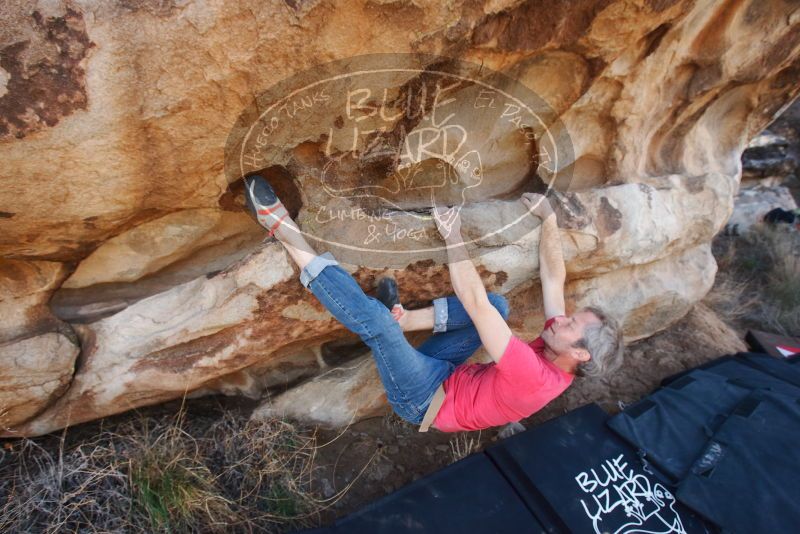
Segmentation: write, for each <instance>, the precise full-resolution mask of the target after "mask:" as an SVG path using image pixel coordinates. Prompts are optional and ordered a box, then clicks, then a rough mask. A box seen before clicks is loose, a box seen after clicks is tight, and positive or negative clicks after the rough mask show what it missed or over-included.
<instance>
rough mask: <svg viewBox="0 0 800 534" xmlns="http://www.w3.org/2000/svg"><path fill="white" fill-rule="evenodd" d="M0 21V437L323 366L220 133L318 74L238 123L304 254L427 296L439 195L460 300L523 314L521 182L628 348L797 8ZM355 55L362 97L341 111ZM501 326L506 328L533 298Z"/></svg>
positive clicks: (533, 244)
mask: <svg viewBox="0 0 800 534" xmlns="http://www.w3.org/2000/svg"><path fill="white" fill-rule="evenodd" d="M0 14H2V17H0V49H2V50H3V63H2V68H0V145H2V149H3V156H4V165H3V166H2V168H0V256H2V258H3V260H2V261H3V262H11V263H3V264H1V265H0V278H2V279H0V284H2V287H3V289H4V292H3V295H2V298H3V299H2V301H0V307H2V309H1V310H0V311H2V312H3V313H2V315H1V317H2V320H3V323H2V325H0V327H2V329H3V330H2V337H0V343H2V344H3V345H2V346H3V354H5V356H4V357H3V362H4V363H3V365H4V367H3V370H2V373H4V377H5V376H8V377H9V378H8V380H7V381H6V382H5V383H6V384H7V386H6V389H5V390H4V395H5V396H4V397H2V398H0V403H2V404H0V412H7V413H12V412H13V413H14V414H15V415H14V417H13V419H11V420H10V421H11V422H12V423H13V424H8V425H7V428H6V430H5V431H6V435H36V434H41V433H46V432H50V431H53V430H56V429H59V428H62V427H64V426H66V425H70V424H76V423H79V422H82V421H88V420H91V419H95V418H99V417H103V416H106V415H110V414H112V413H118V412H121V411H124V410H127V409H130V408H134V407H137V406H143V405H148V404H153V403H157V402H161V401H164V400H167V399H172V398H176V397H180V396H182V395H184V394H188V395H192V394H194V395H197V394H204V393H211V392H225V393H230V394H235V393H241V394H246V395H250V396H257V395H259V394H260V393H261V392H262V390H263V389H264V388H267V387H277V386H279V385H286V384H288V383H292V382H296V381H300V380H303V379H305V378H308V377H313V376H314V375H317V374H319V373H321V372H327V371H330V369H326V368H325V367H324V366H322V365H320V357H319V354H320V353H321V352H320V351H321V347H322V346H323V345H324V344H325V343H329V342H332V341H336V340H337V339H341V338H343V337H345V336H347V333H346V332H345V331H344V330H343V328H342V327H341V326H340V325H338V324H337V323H336V321H334V320H333V319H332V318H331V317H330V316H329V315H328V314H327V312H326V311H325V310H324V309H322V308H321V306H320V305H319V304H318V303H317V302H316V300H315V299H314V298H313V296H312V295H311V294H310V293H308V292H307V291H305V290H304V289H303V288H302V286H301V285H300V284H299V282H298V281H297V278H296V276H297V272H296V269H295V268H294V266H293V265H291V263H290V261H289V259H288V257H287V256H286V254H285V253H284V252H283V251H282V250H281V249H280V247H279V245H277V244H276V243H274V242H269V241H267V242H266V243H263V244H262V243H261V241H262V239H263V233H262V232H261V229H260V228H259V227H258V226H256V224H255V223H254V222H253V221H250V220H249V219H247V217H246V216H244V215H243V214H242V213H243V202H242V196H241V182H240V181H239V178H240V176H241V174H243V173H242V172H240V171H242V170H243V169H244V167H246V165H245V159H244V157H239V158H238V159H237V158H235V157H231V154H232V153H233V154H236V151H235V150H233V152H231V151H230V150H229V149H230V148H231V146H232V147H234V148H236V147H239V144H237V143H240V142H241V146H245V144H246V143H245V141H244V140H245V137H246V135H245V134H247V132H248V131H249V130H248V128H249V127H250V126H252V125H248V123H247V121H246V119H251V118H252V119H258V118H259V117H261V116H262V115H264V114H265V113H267V112H268V111H269V110H270V109H273V108H272V107H270V106H273V105H274V104H276V102H278V100H280V99H281V98H284V97H286V98H288V97H287V95H293V94H295V93H293V91H295V90H298V91H299V90H300V89H302V88H307V87H311V86H312V85H313V83H317V82H320V79H321V78H320V77H321V76H323V75H327V74H333V73H334V71H336V69H339V70H338V71H336V72H335V73H338V74H339V75H340V76H339V77H338V78H335V77H333V76H328V77H327V78H325V79H326V80H327V81H330V82H331V84H332V85H330V86H329V87H330V88H334V89H335V90H331V91H328V92H325V91H317V93H316V97H317V99H314V98H313V91H312V94H311V95H310V96H311V97H312V98H311V100H308V99H307V98H301V97H298V98H296V99H294V100H292V99H291V98H290V99H289V100H286V101H285V103H284V106H283V107H280V108H274V109H277V110H278V114H279V115H280V113H282V114H283V115H281V116H282V117H284V119H285V118H286V117H287V116H290V117H291V119H292V120H289V121H286V120H284V121H283V122H282V123H281V124H284V123H286V124H287V126H286V128H283V129H280V131H271V132H270V131H269V130H261V131H260V133H261V135H260V136H259V135H258V134H257V135H255V136H252V138H248V139H251V140H252V141H253V142H254V143H257V144H258V146H259V152H258V153H257V154H255V155H253V157H252V159H251V160H249V161H250V163H252V165H250V166H249V167H247V169H246V170H247V172H256V171H258V172H261V173H262V174H264V175H266V176H267V177H268V179H270V181H271V183H273V185H274V186H275V187H276V189H277V190H278V193H279V195H280V196H281V198H282V199H284V201H285V203H286V205H287V207H289V210H290V212H291V213H292V216H293V217H295V218H296V219H297V221H298V222H299V224H300V227H301V229H302V230H303V231H304V232H306V233H307V234H308V235H309V236H310V237H311V238H312V239H313V241H314V245H315V246H316V247H317V249H318V251H319V252H323V251H326V250H327V251H331V252H333V253H334V254H335V255H337V257H340V259H342V261H343V264H345V266H346V268H347V269H348V270H349V271H350V272H351V273H353V275H354V276H355V277H356V279H357V280H358V281H359V283H360V284H361V286H362V287H363V288H364V289H365V290H367V291H370V290H372V289H373V288H374V284H375V279H376V277H378V276H381V275H383V274H386V273H392V274H394V275H395V276H396V277H397V279H398V281H399V282H400V284H401V287H402V288H404V291H406V295H405V297H406V300H407V301H408V302H409V303H413V304H415V305H424V304H425V303H426V302H428V301H429V300H430V299H432V298H434V297H437V296H440V295H442V294H445V293H449V292H450V291H451V290H452V288H451V286H450V283H449V278H448V275H447V270H446V268H445V266H444V265H442V262H443V259H444V256H443V250H442V247H441V242H440V241H438V238H437V237H436V232H435V227H434V225H433V222H432V221H431V220H430V218H429V217H428V216H427V215H426V213H427V211H428V210H429V209H430V207H431V205H433V204H436V203H437V202H439V203H440V204H445V205H448V206H454V207H456V206H457V207H458V209H459V210H460V213H461V215H462V219H463V221H464V229H465V235H466V236H467V237H468V238H469V240H470V249H471V252H472V253H473V258H474V261H475V263H476V266H477V268H478V270H479V272H480V274H481V276H482V277H483V279H484V281H485V283H486V285H487V288H489V289H492V290H495V291H499V292H501V293H505V294H508V295H510V296H515V295H526V297H525V298H523V299H522V301H525V302H522V303H521V305H520V310H527V308H526V306H527V305H528V304H527V301H531V302H532V301H534V300H535V299H533V297H531V296H530V295H529V293H528V292H531V291H533V292H535V289H534V288H535V286H536V283H537V280H536V278H537V273H538V265H537V263H538V262H537V250H538V249H537V240H538V232H539V231H538V228H537V222H536V221H535V220H534V219H533V218H530V217H529V216H528V218H526V217H525V214H524V209H523V206H522V205H521V203H520V202H519V201H518V200H517V199H518V197H519V194H520V193H521V192H523V191H545V190H547V189H550V190H551V194H552V196H553V197H554V199H555V202H556V204H557V205H558V207H557V212H558V216H559V222H560V225H561V227H562V239H563V243H564V247H565V255H566V258H567V262H568V265H567V267H568V273H569V278H570V283H569V286H568V290H569V292H570V295H571V297H572V298H573V304H579V303H582V302H593V303H598V302H600V303H605V304H606V305H607V307H612V308H615V310H616V312H617V314H618V315H619V317H620V318H621V319H622V320H623V321H624V322H625V328H626V335H627V336H628V337H629V338H630V339H635V338H640V337H645V336H648V335H650V334H652V333H653V332H655V331H658V330H660V329H663V328H665V327H667V326H668V325H669V324H670V323H672V322H674V321H676V320H677V319H678V318H679V317H680V316H681V315H682V314H685V313H686V311H687V310H688V309H689V308H690V307H691V305H692V303H693V302H697V301H698V300H700V299H701V298H702V297H703V295H704V294H705V292H706V291H707V290H708V288H709V287H710V284H711V280H712V279H713V275H714V270H715V266H714V263H713V258H712V257H711V256H710V254H709V252H708V244H709V242H710V241H711V238H712V237H713V235H714V234H715V233H717V232H718V231H719V230H720V229H721V228H722V227H723V225H724V224H725V222H726V220H727V219H728V217H729V216H730V214H731V212H732V211H733V201H734V196H735V194H736V191H737V189H738V185H739V180H740V177H741V163H740V155H741V153H742V151H743V150H744V148H745V147H746V146H747V144H748V142H749V140H750V139H751V138H752V137H753V136H754V135H756V134H757V133H758V132H760V131H761V130H762V129H763V128H764V127H765V126H767V125H768V124H769V122H770V121H771V120H772V119H773V118H774V116H775V115H776V113H777V112H779V111H780V110H782V109H784V108H785V107H786V106H787V105H788V104H789V103H790V102H791V101H792V100H793V99H794V98H795V97H796V96H797V95H798V93H800V86H798V84H797V78H798V74H800V11H798V8H797V6H795V5H794V4H792V3H790V2H784V1H781V0H775V1H769V2H764V1H762V0H745V1H738V0H736V1H735V0H726V1H721V2H715V1H712V0H701V1H689V0H667V1H650V0H636V1H627V0H585V1H578V2H556V3H553V4H552V5H549V6H548V8H547V9H542V7H541V4H540V3H537V2H531V1H527V2H526V1H518V0H514V1H495V0H489V1H484V2H477V3H475V2H472V3H470V2H463V1H461V0H457V1H455V2H450V3H441V2H412V3H402V2H383V1H375V0H363V1H362V0H359V1H356V2H350V3H348V4H347V5H341V6H333V5H330V4H327V3H324V2H317V1H314V0H310V1H303V2H294V1H292V2H268V3H263V2H256V1H255V0H245V1H242V2H234V3H231V2H223V1H221V0H215V1H211V2H198V1H193V0H188V1H184V2H149V1H145V2H133V3H131V2H123V3H107V2H94V1H91V0H82V1H78V2H67V1H63V0H55V1H48V2H44V1H41V2H35V3H30V2H22V1H21V0H11V1H8V2H5V3H3V5H2V6H0ZM364 64H368V65H370V66H371V70H370V72H372V73H383V74H382V77H379V78H380V80H381V83H382V84H383V86H384V87H383V88H384V89H385V92H382V93H381V92H373V93H370V95H369V96H364V97H363V98H362V99H361V100H358V101H357V103H356V104H355V105H351V104H353V102H354V100H353V99H352V98H350V96H352V93H351V92H350V91H357V90H359V89H360V88H361V86H359V83H360V82H359V81H358V80H357V79H356V77H355V76H356V75H360V73H362V71H361V70H359V68H360V66H362V65H364ZM399 67H402V68H399ZM462 67H463V68H462ZM464 72H468V73H469V74H470V77H468V78H464V79H462V80H461V81H460V82H459V85H457V86H454V88H453V91H452V92H451V93H446V92H441V91H440V92H438V93H437V88H439V89H442V88H443V87H445V86H446V84H443V83H439V84H438V85H437V83H438V82H443V80H444V79H445V78H447V77H450V78H452V76H453V75H454V74H455V73H464ZM334 78H335V80H334ZM331 80H333V81H331ZM293 84H294V85H293ZM479 87H483V88H484V89H487V88H488V89H489V93H488V94H487V93H486V92H483V91H481V90H480V89H479ZM523 94H528V95H530V94H533V95H534V96H533V97H531V99H530V102H528V103H529V104H530V106H528V107H530V108H531V109H530V114H531V116H535V118H536V120H534V121H528V122H526V121H525V120H522V114H520V113H518V111H519V110H514V109H513V107H511V108H510V107H507V106H503V105H501V104H503V103H506V104H507V103H508V101H503V100H502V99H500V98H499V96H498V95H501V96H503V97H504V98H506V97H507V98H511V97H513V98H516V99H517V101H516V102H517V104H515V105H516V106H517V107H518V108H520V109H522V108H524V107H525V106H521V105H519V104H521V103H525V102H527V101H526V100H525V99H524V98H522V100H520V95H523ZM275 95H278V96H276V97H275V98H272V97H273V96H275ZM326 95H327V98H326ZM453 95H455V96H453ZM307 96H308V95H307ZM437 96H438V100H436V97H437ZM432 98H433V101H435V102H436V104H431V102H432ZM451 98H452V100H451ZM281 101H282V100H281ZM470 101H472V103H473V105H472V107H470V106H469V105H467V103H468V102H470ZM523 101H525V102H523ZM381 103H384V104H385V105H384V106H382V105H381ZM492 105H495V106H499V107H495V108H491V106H492ZM437 106H439V107H438V109H436V107H437ZM448 106H450V108H448ZM490 109H495V110H496V112H497V115H491V114H489V113H488V112H487V110H490ZM534 109H535V111H534ZM264 116H267V117H268V116H269V115H268V114H267V115H264ZM448 117H451V118H452V120H453V121H455V122H456V123H457V124H458V125H460V126H461V127H462V130H459V129H458V128H450V127H448V125H447V124H445V122H443V121H445V119H446V118H448ZM492 117H495V118H496V119H497V120H495V121H493V120H492ZM511 121H514V122H511ZM511 125H513V126H515V128H514V127H511ZM265 131H266V132H267V134H265V133H264V132H265ZM465 132H466V134H467V135H464V134H465ZM231 140H234V142H230V141H231ZM387 146H388V147H390V148H393V149H396V153H395V154H389V153H386V152H381V151H382V150H383V149H385V148H386V147H387ZM556 153H557V154H558V155H559V157H558V158H555V157H554V156H555V155H556ZM393 155H394V156H399V157H398V158H396V159H395V158H394V157H393ZM239 156H243V153H240V154H239ZM403 156H405V158H404V157H403ZM237 165H238V167H237ZM476 170H477V171H479V172H475V171H476ZM417 171H419V172H417ZM328 178H329V179H328ZM414 180H417V182H416V186H420V184H421V188H419V187H418V188H417V189H414V187H410V186H415V182H414ZM435 180H443V181H440V182H436V181H435ZM397 184H401V185H402V186H403V188H402V189H391V187H390V186H393V185H397ZM437 184H439V185H441V186H442V187H441V191H440V194H441V197H437V194H439V193H437V194H432V193H433V189H434V188H433V187H432V185H437ZM365 188H367V189H365ZM378 188H383V189H382V191H383V192H384V193H385V194H383V195H374V194H372V193H373V192H374V191H375V190H378ZM365 191H366V192H370V195H371V196H370V195H363V194H361V193H364V192H365ZM386 191H388V193H386ZM376 214H380V216H381V217H383V216H385V217H386V218H385V219H379V221H378V222H377V223H376V222H375V221H374V220H369V219H368V218H366V217H367V216H374V215H376ZM376 231H380V233H381V236H382V241H381V242H380V243H377V242H375V243H373V246H372V248H369V249H365V250H361V251H359V250H358V247H355V248H354V245H355V244H359V243H363V242H364V241H365V240H367V239H370V237H371V236H374V235H375V232H376ZM378 244H380V245H381V246H377V245H378ZM354 250H355V251H354ZM9 266H10V267H9ZM21 272H24V273H27V274H22V275H20V274H19V273H21ZM19 280H22V282H19ZM65 280H68V281H67V282H65ZM37 288H39V289H37ZM48 306H49V308H51V309H52V310H53V311H54V312H55V314H56V316H53V315H51V314H50V311H49V309H48ZM519 313H522V312H521V311H520V312H519ZM520 317H522V316H516V318H514V321H515V325H516V326H515V327H516V328H522V329H523V330H530V331H531V332H535V330H536V328H538V322H539V319H538V318H537V317H536V313H535V311H534V310H533V309H529V310H528V311H527V312H526V313H525V314H524V318H520ZM62 321H66V323H68V324H64V323H63V322H62ZM72 328H74V330H75V332H76V333H77V335H78V339H79V346H80V354H79V355H78V356H77V357H76V356H75V350H76V349H75V347H76V346H78V345H77V344H76V342H75V341H74V338H72V337H71V336H70V332H71V329H72ZM22 354H31V356H28V357H26V358H22V359H20V355H22ZM365 361H366V360H365ZM9 362H10V363H9ZM54 362H58V363H57V364H56V363H54ZM323 363H324V362H323ZM364 373H366V371H364ZM328 376H329V378H330V377H332V376H338V375H337V374H336V373H331V375H328ZM342 380H343V381H341V382H336V383H337V384H340V385H336V386H334V385H331V386H330V387H331V388H332V389H334V390H337V389H341V391H331V397H330V399H341V402H342V403H344V404H343V405H342V406H344V407H342V406H333V405H334V404H335V403H334V401H333V400H331V401H330V402H329V403H328V404H329V405H332V410H333V411H332V412H331V414H339V415H335V416H334V415H330V416H326V415H325V414H323V413H321V412H315V416H314V417H315V418H317V419H318V420H324V419H325V418H326V417H328V419H329V420H330V421H334V420H337V421H339V420H342V419H341V414H347V413H351V412H353V410H354V409H353V407H352V406H353V405H352V404H349V401H348V400H347V399H348V395H350V394H349V393H346V392H347V391H354V390H352V389H349V388H351V387H355V386H353V385H352V383H351V382H349V381H348V380H349V379H342ZM325 383H328V384H333V382H325V381H324V380H318V381H315V382H310V383H309V385H308V386H307V387H308V388H312V389H313V388H319V387H324V386H320V385H319V384H325ZM32 385H37V387H31V386H32ZM27 390H29V391H30V392H32V393H26V392H24V391H27ZM340 393H341V394H340ZM290 394H291V392H289V393H286V395H290ZM26 395H29V396H26ZM337 395H338V396H337ZM367 397H368V398H369V399H370V400H369V401H368V402H367V403H366V404H367V405H369V406H377V404H376V403H378V402H379V401H378V400H377V398H376V397H375V396H371V397H370V396H369V395H368V396H367ZM287 398H288V397H287ZM19 399H29V400H25V401H24V402H23V403H22V405H20V404H18V403H17V401H18V400H19ZM373 401H374V403H373ZM336 402H340V401H338V400H337V401H336ZM370 409H371V408H370ZM356 413H359V412H358V411H357V410H356ZM357 417H358V416H357Z"/></svg>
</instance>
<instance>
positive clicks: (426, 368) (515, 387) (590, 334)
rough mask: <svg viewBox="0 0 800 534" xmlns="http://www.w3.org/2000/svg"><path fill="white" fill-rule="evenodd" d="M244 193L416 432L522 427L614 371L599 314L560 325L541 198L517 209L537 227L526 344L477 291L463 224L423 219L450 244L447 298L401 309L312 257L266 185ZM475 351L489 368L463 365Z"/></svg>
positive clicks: (559, 296)
mask: <svg viewBox="0 0 800 534" xmlns="http://www.w3.org/2000/svg"><path fill="white" fill-rule="evenodd" d="M245 184H246V187H245V197H246V199H247V204H248V207H249V208H250V210H251V211H252V212H253V214H254V215H255V216H256V218H257V220H258V222H259V223H260V224H261V225H262V226H264V227H265V228H266V229H267V230H268V231H269V234H270V235H274V236H275V237H276V238H277V239H278V241H280V242H281V244H282V245H283V246H284V247H285V248H286V250H287V252H288V253H289V255H290V256H291V257H292V259H293V260H294V262H295V263H296V264H297V266H298V267H299V268H300V282H301V283H302V284H303V286H304V287H306V288H307V289H309V290H310V291H311V292H312V293H313V294H314V295H315V296H316V297H317V299H319V301H320V302H321V303H322V304H323V305H324V306H325V307H326V308H327V309H328V311H329V312H330V313H331V314H332V315H333V316H334V317H335V318H336V319H337V320H339V321H340V322H341V323H342V324H343V325H344V326H345V327H347V328H348V329H349V330H351V331H352V332H354V333H355V334H357V335H358V336H359V337H360V338H361V339H362V340H363V341H364V343H366V344H367V346H369V347H370V349H372V355H373V357H374V358H375V362H376V364H377V368H378V374H379V375H380V378H381V381H382V383H383V386H384V388H385V389H386V396H387V398H388V400H389V403H390V404H391V406H392V408H393V409H394V411H395V413H397V414H398V415H399V416H400V417H402V418H403V419H405V420H407V421H409V422H411V423H413V424H418V425H420V431H421V432H425V431H427V430H428V428H429V427H430V426H433V427H434V428H436V429H438V430H441V431H444V432H455V431H459V430H478V429H482V428H488V427H492V426H498V425H503V424H506V423H509V422H516V421H519V420H520V419H523V418H525V417H528V416H530V415H531V414H533V413H534V412H536V411H538V410H540V409H541V408H542V407H544V406H545V405H546V404H547V403H548V402H550V401H551V400H552V399H554V398H555V397H557V396H558V395H560V394H561V393H562V392H563V391H564V390H565V389H566V388H567V387H568V386H569V385H570V384H571V383H572V379H573V377H574V376H575V375H576V374H578V375H583V376H600V375H603V374H605V373H607V372H609V371H612V370H614V369H616V368H617V367H618V366H619V365H620V364H621V358H622V338H621V333H620V329H619V327H618V325H617V323H616V321H614V319H612V318H611V317H609V316H607V315H606V314H605V313H603V312H602V311H600V310H599V309H597V308H584V309H582V310H579V311H578V312H577V313H575V314H573V315H571V316H566V315H565V304H564V280H565V278H566V269H565V267H564V260H563V256H562V252H561V242H560V239H559V236H558V226H557V223H556V217H555V214H554V213H553V211H552V209H551V208H550V205H549V203H548V202H547V200H546V199H545V198H544V197H542V196H541V195H536V194H533V193H525V194H523V196H522V198H521V200H522V202H523V203H524V204H525V205H526V206H527V207H528V209H529V210H530V211H531V213H532V214H533V215H535V216H537V217H539V218H541V219H542V232H541V243H540V247H539V265H540V276H541V280H542V294H543V299H544V313H545V317H546V319H547V322H546V323H545V326H544V330H543V331H542V334H541V336H540V337H538V338H537V339H535V340H534V341H532V342H530V343H527V342H525V341H522V340H521V339H519V338H518V337H517V336H515V335H514V334H513V333H512V332H511V329H510V328H509V327H508V324H507V323H506V319H507V318H508V311H509V310H508V303H507V302H506V299H505V298H504V297H502V296H500V295H498V294H495V293H487V292H486V289H485V288H484V286H483V282H482V281H481V279H480V276H479V275H478V272H477V271H476V269H475V266H474V265H473V264H472V261H471V260H470V258H469V255H468V253H467V252H466V246H464V243H463V241H462V237H461V222H460V219H459V218H457V219H456V220H455V221H448V225H447V227H445V225H444V224H443V223H442V220H441V215H442V214H443V213H444V212H445V208H436V209H434V210H433V212H432V214H433V217H434V220H435V221H436V225H437V228H438V229H439V232H440V233H441V234H442V237H443V238H444V239H445V243H446V244H447V250H448V265H449V269H450V278H451V281H452V284H453V289H454V291H455V295H454V296H449V297H442V298H438V299H436V300H434V301H433V305H432V306H430V307H428V308H424V309H419V310H403V309H402V306H399V305H398V304H399V301H398V298H397V287H396V284H395V283H394V280H392V279H390V278H384V279H382V280H381V281H380V282H379V288H378V297H379V298H373V297H370V296H368V295H366V294H365V293H364V291H362V289H361V287H360V286H359V285H358V283H357V282H356V281H355V280H354V279H353V277H352V276H350V274H349V273H348V272H347V271H345V270H344V269H342V268H341V266H340V265H339V264H338V262H337V261H336V259H335V258H334V257H333V255H332V254H330V253H329V252H326V253H324V254H322V255H317V254H316V252H315V251H314V250H313V249H312V248H311V246H310V245H309V244H308V242H307V241H306V240H305V238H304V237H303V235H302V234H301V233H300V231H299V229H298V227H297V224H296V223H295V222H294V221H293V220H292V219H291V218H290V217H289V214H288V212H287V211H286V208H285V207H284V206H283V205H282V204H281V202H280V200H279V199H278V198H277V197H276V195H275V193H274V191H273V190H272V188H271V187H270V185H269V184H268V183H267V181H266V180H265V179H264V178H263V177H261V176H258V175H256V176H250V177H248V178H246V179H245ZM390 309H391V310H392V311H391V312H390V311H389V310H390ZM410 330H429V331H432V332H433V335H431V336H430V337H429V338H428V339H427V340H426V341H425V342H424V343H422V345H420V346H419V347H417V348H414V347H413V346H411V344H410V343H409V342H408V341H407V340H406V338H405V336H404V335H403V331H410ZM481 344H483V346H484V347H485V348H486V351H487V352H488V353H489V355H490V356H491V358H492V360H493V361H492V362H491V363H488V364H471V365H466V364H464V362H465V361H466V360H467V359H468V358H469V357H470V356H471V355H472V354H473V353H474V352H475V350H477V349H478V347H480V346H481Z"/></svg>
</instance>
